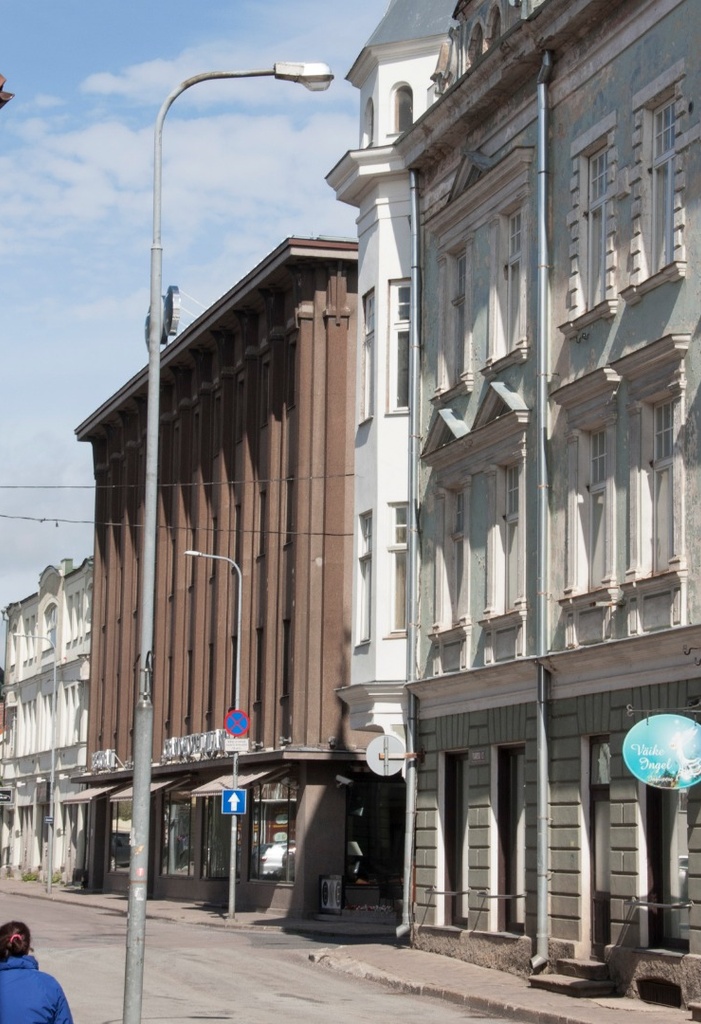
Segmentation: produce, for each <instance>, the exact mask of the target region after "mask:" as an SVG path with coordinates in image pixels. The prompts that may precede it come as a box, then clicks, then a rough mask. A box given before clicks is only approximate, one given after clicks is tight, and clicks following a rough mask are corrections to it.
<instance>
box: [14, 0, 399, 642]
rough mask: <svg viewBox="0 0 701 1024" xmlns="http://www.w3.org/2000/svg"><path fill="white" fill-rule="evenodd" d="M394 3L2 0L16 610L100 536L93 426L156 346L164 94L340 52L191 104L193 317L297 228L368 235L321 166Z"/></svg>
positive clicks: (181, 143)
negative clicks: (357, 66)
mask: <svg viewBox="0 0 701 1024" xmlns="http://www.w3.org/2000/svg"><path fill="white" fill-rule="evenodd" d="M386 7H387V0H354V2H353V4H352V6H351V8H350V9H349V7H348V6H347V5H346V4H345V3H343V4H342V3H339V2H338V0H294V2H292V3H290V0H266V2H265V3H261V0H203V2H200V3H192V0H188V2H185V0H120V2H119V3H113V2H108V0H20V2H19V3H14V4H7V5H5V8H4V10H3V14H2V22H1V29H0V32H1V34H0V73H1V74H2V75H4V76H5V78H6V79H7V82H6V85H5V90H7V91H9V92H12V93H14V94H15V96H14V99H12V100H11V101H10V102H9V103H8V104H7V105H6V106H4V107H3V108H2V109H1V110H0V182H1V183H2V184H1V185H0V353H1V361H0V379H1V380H2V388H1V392H0V394H1V398H0V609H2V608H5V607H6V606H7V605H8V604H10V603H11V602H14V601H18V600H21V599H23V598H25V597H27V596H29V595H31V594H33V593H35V592H36V591H37V588H38V581H39V576H40V574H41V572H42V570H43V569H44V568H45V567H46V566H47V565H58V564H59V563H60V562H61V560H62V559H64V558H72V559H73V561H74V563H75V564H76V565H78V564H80V562H81V561H82V560H83V559H84V558H86V557H88V556H89V555H91V554H92V547H93V527H92V516H93V500H94V492H93V472H92V452H91V448H90V445H88V444H85V443H80V442H78V441H77V440H76V437H75V429H76V427H77V426H78V425H79V424H80V423H81V422H82V421H83V420H84V419H86V417H87V416H88V415H89V414H90V413H92V412H93V411H94V410H96V409H97V408H99V406H100V405H101V404H102V403H103V402H104V401H106V400H107V399H108V398H109V397H110V396H111V395H112V394H113V393H114V392H115V391H117V390H118V389H119V388H120V387H121V386H122V385H123V384H124V383H126V381H127V380H129V379H130V377H132V376H133V375H134V374H135V373H136V372H138V371H139V370H140V369H141V368H142V366H144V365H145V363H146V361H147V351H146V345H145V341H144V319H145V315H146V312H147V308H148V297H149V254H150V247H151V236H152V209H153V206H152V202H153V171H152V165H153V128H154V122H155V118H156V115H157V113H158V110H159V108H160V106H161V104H162V102H163V101H164V99H165V98H166V96H167V95H168V94H169V93H170V91H171V90H172V89H173V88H174V87H175V86H176V85H178V83H179V82H181V81H183V80H184V79H185V78H188V77H189V76H191V75H194V74H198V73H200V72H203V71H212V70H252V69H257V68H269V67H271V66H272V64H273V63H275V62H276V61H284V60H290V61H324V62H326V63H327V64H329V65H330V66H331V69H332V71H333V73H334V75H335V80H334V82H333V83H332V85H331V88H330V89H329V91H328V92H325V93H312V92H309V91H308V90H306V89H304V88H303V87H301V86H299V85H296V84H292V83H288V82H282V81H275V80H274V79H267V78H258V79H248V80H246V79H244V80H241V81H227V82H217V83H215V82H206V83H203V84H201V85H197V86H196V87H194V88H192V89H191V90H189V91H188V92H186V93H185V94H183V95H182V96H181V97H179V98H178V100H177V101H176V103H175V104H174V105H173V107H172V109H171V111H170V112H169V114H168V117H167V120H166V123H165V128H164V135H163V230H162V238H163V287H164V290H165V289H166V288H167V287H168V286H169V285H177V287H178V288H179V289H180V292H181V296H182V304H183V312H182V322H183V324H185V325H186V324H187V323H189V322H191V321H192V320H193V319H195V317H196V316H197V315H199V313H201V312H202V311H203V309H204V308H206V307H207V306H208V305H210V304H211V303H212V302H213V301H214V300H215V299H217V298H218V297H219V296H220V295H222V294H223V293H224V292H226V291H227V290H228V289H229V288H230V287H231V286H232V285H234V284H235V283H236V282H237V281H238V280H240V279H241V278H242V277H243V276H244V275H245V274H246V273H247V272H248V271H249V270H251V269H252V268H253V267H254V266H255V265H256V264H257V263H258V262H259V260H261V259H262V258H263V257H264V256H265V255H266V254H267V253H269V252H270V251H271V250H272V249H274V248H275V247H276V246H277V244H278V243H279V242H281V241H282V240H283V239H284V238H286V237H288V236H289V235H293V234H298V235H304V236H308V235H310V236H315V235H331V236H343V237H353V238H354V237H355V235H356V230H355V212H356V211H355V210H354V209H352V208H351V207H348V206H345V205H343V204H340V203H338V202H337V201H336V199H335V196H334V193H333V191H332V190H331V189H330V188H329V186H328V185H327V184H326V182H325V180H324V179H325V176H326V174H327V173H328V172H329V171H330V170H331V168H332V167H333V166H334V165H335V164H336V163H337V161H338V160H339V159H340V158H341V157H342V156H343V154H344V153H345V152H346V151H347V150H348V149H352V148H355V147H356V146H357V144H358V124H359V115H358V107H359V99H358V93H357V90H355V89H354V88H353V87H352V86H351V85H350V83H348V82H347V81H346V80H345V76H346V74H347V73H348V71H349V69H350V67H351V66H352V64H353V62H354V61H355V59H356V57H357V56H358V54H359V53H360V51H361V49H362V47H363V46H364V44H365V43H366V42H367V40H368V39H369V37H370V36H371V34H372V32H373V30H374V29H375V27H376V26H377V24H378V23H379V22H380V20H381V18H382V16H383V14H384V13H385V10H386ZM349 10H350V12H351V14H350V16H349ZM1 639H2V633H1V632H0V640H1ZM2 650H3V651H4V644H3V648H2ZM3 660H4V657H3V654H0V661H3Z"/></svg>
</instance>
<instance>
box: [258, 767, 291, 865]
mask: <svg viewBox="0 0 701 1024" xmlns="http://www.w3.org/2000/svg"><path fill="white" fill-rule="evenodd" d="M250 794H251V842H252V845H251V863H250V877H251V878H257V879H261V880H263V881H277V882H294V880H295V855H296V852H297V843H296V822H297V783H296V782H295V781H292V780H290V779H283V780H282V781H280V782H267V783H263V784H261V785H259V786H253V787H251V791H250Z"/></svg>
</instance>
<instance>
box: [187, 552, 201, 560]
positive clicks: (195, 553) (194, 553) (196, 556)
mask: <svg viewBox="0 0 701 1024" xmlns="http://www.w3.org/2000/svg"><path fill="white" fill-rule="evenodd" d="M185 554H186V555H192V557H193V558H202V552H201V551H186V552H185Z"/></svg>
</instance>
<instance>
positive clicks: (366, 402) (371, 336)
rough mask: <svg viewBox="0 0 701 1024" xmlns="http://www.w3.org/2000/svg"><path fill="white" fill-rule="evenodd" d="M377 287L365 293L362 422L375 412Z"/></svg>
mask: <svg viewBox="0 0 701 1024" xmlns="http://www.w3.org/2000/svg"><path fill="white" fill-rule="evenodd" d="M376 312H377V309H376V303H375V289H374V288H371V289H370V291H368V292H366V293H365V295H363V339H362V347H361V383H362V387H361V389H360V422H361V423H362V422H364V421H365V420H369V419H372V417H373V415H374V412H375V316H376Z"/></svg>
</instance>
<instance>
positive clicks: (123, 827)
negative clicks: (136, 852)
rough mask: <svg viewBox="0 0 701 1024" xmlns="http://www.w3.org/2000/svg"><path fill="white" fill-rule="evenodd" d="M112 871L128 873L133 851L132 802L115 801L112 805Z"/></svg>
mask: <svg viewBox="0 0 701 1024" xmlns="http://www.w3.org/2000/svg"><path fill="white" fill-rule="evenodd" d="M110 812H111V819H110V871H128V870H129V857H130V853H131V849H130V846H129V838H130V836H131V816H132V801H131V800H115V801H114V802H113V803H111V804H110Z"/></svg>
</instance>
